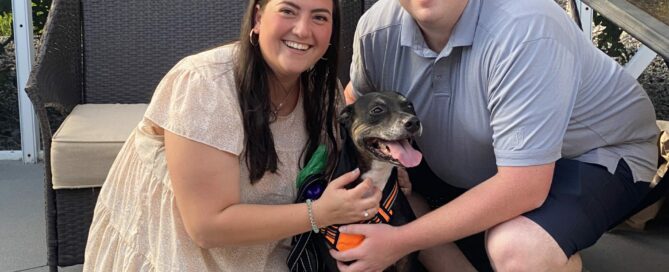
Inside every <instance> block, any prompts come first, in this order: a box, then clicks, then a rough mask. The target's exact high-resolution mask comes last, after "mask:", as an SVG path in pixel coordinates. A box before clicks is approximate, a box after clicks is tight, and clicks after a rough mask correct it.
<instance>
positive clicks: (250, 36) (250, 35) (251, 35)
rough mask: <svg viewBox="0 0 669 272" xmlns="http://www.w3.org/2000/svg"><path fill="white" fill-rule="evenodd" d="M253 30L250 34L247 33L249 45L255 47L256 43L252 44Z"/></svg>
mask: <svg viewBox="0 0 669 272" xmlns="http://www.w3.org/2000/svg"><path fill="white" fill-rule="evenodd" d="M253 33H254V32H253V29H251V32H249V43H251V45H252V46H256V43H254V42H253Z"/></svg>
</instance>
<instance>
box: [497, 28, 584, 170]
mask: <svg viewBox="0 0 669 272" xmlns="http://www.w3.org/2000/svg"><path fill="white" fill-rule="evenodd" d="M575 62H576V59H575V57H574V54H573V53H571V52H569V50H567V48H565V47H564V46H563V45H561V44H560V43H559V42H558V41H556V40H554V39H550V38H541V39H537V40H533V41H528V42H525V43H523V44H521V45H519V46H518V48H516V49H515V50H512V52H511V53H510V54H509V55H508V56H507V57H506V58H504V59H503V60H501V61H500V62H499V63H498V64H497V65H496V66H495V67H494V68H493V71H492V76H491V77H490V81H489V84H490V88H489V93H488V95H489V100H488V101H489V102H488V109H489V110H490V122H491V128H492V130H493V148H494V151H495V157H496V161H497V165H499V166H528V165H538V164H545V163H550V162H554V161H556V160H558V159H559V158H560V157H561V149H562V143H563V138H564V135H565V133H566V130H567V125H568V124H569V122H570V116H571V113H572V109H573V107H574V102H575V99H576V94H577V92H578V85H579V83H578V80H579V79H578V74H579V73H580V72H579V71H578V68H577V65H576V63H575Z"/></svg>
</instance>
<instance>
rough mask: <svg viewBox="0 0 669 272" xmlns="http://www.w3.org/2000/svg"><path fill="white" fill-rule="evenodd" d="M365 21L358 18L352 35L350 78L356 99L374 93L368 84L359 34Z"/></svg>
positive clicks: (363, 18)
mask: <svg viewBox="0 0 669 272" xmlns="http://www.w3.org/2000/svg"><path fill="white" fill-rule="evenodd" d="M366 21H367V20H366V17H364V16H363V17H362V18H360V21H359V22H358V26H357V28H356V30H355V34H354V35H353V56H352V58H351V69H350V78H351V84H353V95H354V96H355V97H356V98H357V97H360V96H361V95H363V94H366V93H368V92H373V91H374V87H373V86H372V85H371V84H370V83H369V77H367V70H366V64H365V56H364V55H363V54H364V52H365V50H364V48H363V45H364V44H363V43H364V41H362V37H361V34H360V33H361V32H362V29H363V24H365V23H366Z"/></svg>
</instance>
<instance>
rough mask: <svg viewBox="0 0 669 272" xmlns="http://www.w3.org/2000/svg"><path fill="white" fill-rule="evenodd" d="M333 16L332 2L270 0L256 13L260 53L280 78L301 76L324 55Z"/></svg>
mask: <svg viewBox="0 0 669 272" xmlns="http://www.w3.org/2000/svg"><path fill="white" fill-rule="evenodd" d="M258 8H259V7H258V6H256V9H258ZM332 16H333V3H332V0H270V1H269V2H268V3H267V5H266V6H265V7H264V8H263V9H262V10H256V17H255V27H254V28H253V30H254V31H255V32H256V33H257V34H258V44H259V46H260V51H261V52H262V56H263V58H264V59H265V62H267V64H268V65H269V67H270V68H271V69H272V70H273V71H274V73H275V74H276V75H277V76H278V77H279V78H285V77H294V76H299V75H300V74H301V73H302V72H304V71H306V70H307V69H309V68H310V67H312V66H313V65H314V64H316V62H317V61H318V60H319V59H320V58H321V57H322V56H323V55H324V54H325V52H326V51H327V49H328V46H329V43H330V36H331V34H332Z"/></svg>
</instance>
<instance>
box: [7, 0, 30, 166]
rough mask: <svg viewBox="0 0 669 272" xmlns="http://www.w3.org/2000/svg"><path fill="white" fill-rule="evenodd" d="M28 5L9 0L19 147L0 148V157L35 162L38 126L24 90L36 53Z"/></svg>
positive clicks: (28, 0) (28, 2) (22, 1)
mask: <svg viewBox="0 0 669 272" xmlns="http://www.w3.org/2000/svg"><path fill="white" fill-rule="evenodd" d="M31 4H32V2H31V1H30V0H12V14H13V17H14V29H13V31H14V45H15V50H16V86H17V89H18V96H19V97H18V102H19V122H20V127H21V149H22V150H10V151H0V160H2V159H4V160H16V159H22V160H23V162H25V163H37V161H38V157H39V149H40V144H39V126H38V122H37V118H36V117H35V110H34V109H33V105H32V103H31V102H30V99H28V95H26V92H25V87H26V83H27V82H28V76H29V75H30V69H31V68H32V63H33V59H34V56H35V54H34V49H33V20H32V7H31Z"/></svg>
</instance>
